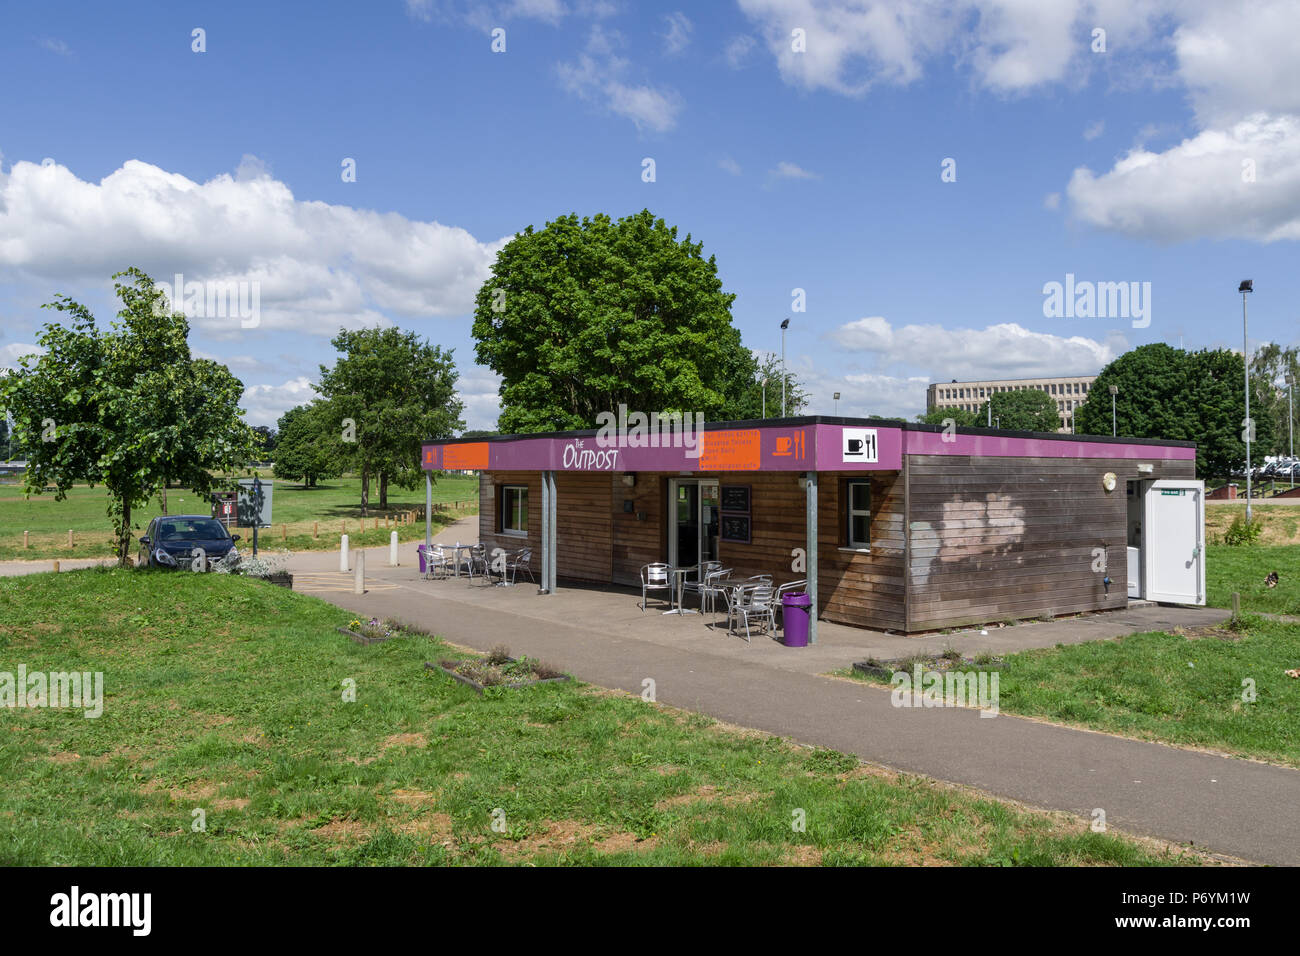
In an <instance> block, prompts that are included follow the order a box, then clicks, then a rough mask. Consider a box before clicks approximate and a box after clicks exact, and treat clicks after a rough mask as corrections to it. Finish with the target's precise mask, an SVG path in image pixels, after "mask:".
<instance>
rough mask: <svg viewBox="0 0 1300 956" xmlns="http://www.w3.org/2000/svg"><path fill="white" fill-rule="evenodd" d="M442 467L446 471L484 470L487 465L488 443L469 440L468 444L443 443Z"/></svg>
mask: <svg viewBox="0 0 1300 956" xmlns="http://www.w3.org/2000/svg"><path fill="white" fill-rule="evenodd" d="M442 467H443V468H445V469H446V470H448V471H453V470H456V469H461V468H464V469H468V470H477V471H485V470H486V469H487V467H488V443H487V442H485V441H483V442H471V443H470V444H468V445H443V446H442Z"/></svg>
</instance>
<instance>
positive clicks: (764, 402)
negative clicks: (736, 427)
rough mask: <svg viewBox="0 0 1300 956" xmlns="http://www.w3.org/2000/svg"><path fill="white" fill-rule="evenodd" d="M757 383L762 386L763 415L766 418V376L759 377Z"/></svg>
mask: <svg viewBox="0 0 1300 956" xmlns="http://www.w3.org/2000/svg"><path fill="white" fill-rule="evenodd" d="M759 384H760V385H761V386H762V387H763V417H764V418H767V376H763V378H761V379H759Z"/></svg>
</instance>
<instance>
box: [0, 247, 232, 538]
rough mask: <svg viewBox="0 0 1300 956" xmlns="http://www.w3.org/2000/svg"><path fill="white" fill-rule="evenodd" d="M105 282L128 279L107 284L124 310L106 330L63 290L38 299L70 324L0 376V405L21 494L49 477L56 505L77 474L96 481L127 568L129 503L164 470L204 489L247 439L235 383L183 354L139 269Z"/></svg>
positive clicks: (44, 336)
mask: <svg viewBox="0 0 1300 956" xmlns="http://www.w3.org/2000/svg"><path fill="white" fill-rule="evenodd" d="M113 278H114V279H126V280H128V281H126V282H116V283H115V284H114V289H115V290H116V292H117V296H118V298H119V299H120V300H121V302H122V309H121V311H119V312H118V314H117V318H118V321H117V322H115V323H113V325H112V327H111V328H110V330H109V331H107V332H101V331H100V330H99V329H98V328H97V327H96V325H95V318H94V316H93V315H91V313H90V311H89V310H88V309H87V308H86V307H85V306H83V305H81V304H79V303H77V302H74V301H73V300H72V299H70V298H68V297H67V296H63V295H58V296H55V300H54V301H53V302H51V303H49V304H48V305H47V306H45V308H52V309H56V310H58V311H59V312H63V313H65V314H66V315H67V316H69V317H70V319H71V322H70V325H67V326H65V325H56V324H52V323H51V324H47V325H46V326H45V327H44V329H43V330H42V332H41V333H40V336H39V339H38V340H39V342H40V344H41V346H42V347H43V348H45V350H46V352H45V354H44V355H41V356H39V357H33V356H28V357H27V358H24V359H22V360H21V362H20V364H21V366H22V367H21V368H19V369H16V370H14V371H12V372H10V373H9V374H7V375H5V376H4V378H3V379H0V406H4V407H7V408H8V409H9V410H10V412H11V413H12V415H13V417H14V430H15V432H16V437H17V439H18V441H19V442H21V444H22V446H23V447H24V448H26V449H27V451H28V467H27V472H26V474H25V475H24V491H25V492H26V493H27V494H29V495H30V494H40V493H41V492H43V491H44V490H45V487H46V486H47V485H54V486H55V489H56V491H55V499H56V500H60V501H61V500H63V499H64V498H65V497H67V493H68V489H69V488H71V487H72V486H73V484H74V483H75V482H79V481H84V482H87V483H88V484H90V485H91V486H92V487H93V486H94V485H96V484H101V483H102V484H103V485H104V486H105V488H106V489H107V490H108V515H109V518H110V520H111V521H112V522H113V529H114V534H115V536H116V540H117V552H118V560H119V562H120V563H121V564H125V563H126V561H127V555H128V554H129V552H130V550H131V529H132V521H131V515H132V511H133V509H135V508H137V507H139V506H142V505H144V504H146V503H148V501H149V500H150V499H151V498H152V497H153V496H154V495H155V494H156V493H157V492H158V490H159V489H160V488H161V487H162V486H163V483H164V481H166V480H167V479H169V478H170V479H174V480H179V481H181V482H183V483H184V484H185V485H187V486H188V487H190V488H192V489H194V491H195V492H196V493H198V494H199V495H206V494H207V493H208V492H209V491H210V490H211V488H212V486H213V479H212V472H213V471H229V470H234V469H237V468H242V467H243V466H244V465H245V464H246V463H247V462H248V461H249V459H250V458H251V457H252V455H253V448H254V441H253V432H252V429H250V428H249V427H248V426H247V425H246V424H244V422H243V421H242V418H241V412H240V410H239V399H240V397H241V395H242V394H243V385H242V384H241V383H240V381H239V380H238V379H237V378H235V377H234V376H233V375H231V374H230V371H229V370H228V369H227V368H226V367H225V366H223V365H219V364H217V363H216V362H211V361H207V360H202V359H199V360H196V359H194V358H192V357H191V355H190V349H189V344H188V341H187V339H188V336H189V323H188V322H187V321H186V319H185V316H184V315H182V314H180V313H174V312H169V311H168V309H167V301H166V296H165V295H164V293H163V292H162V291H161V290H159V289H158V288H156V287H155V286H154V283H153V280H152V279H150V278H149V276H147V275H145V274H144V273H143V272H141V271H140V270H138V269H135V268H131V269H127V270H126V271H125V272H119V273H117V274H116V275H114V276H113Z"/></svg>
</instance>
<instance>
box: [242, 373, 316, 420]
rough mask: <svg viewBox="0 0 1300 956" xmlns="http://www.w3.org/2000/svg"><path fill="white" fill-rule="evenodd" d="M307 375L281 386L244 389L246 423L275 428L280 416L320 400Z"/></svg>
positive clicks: (243, 405) (260, 386) (259, 386)
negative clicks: (298, 406) (297, 407)
mask: <svg viewBox="0 0 1300 956" xmlns="http://www.w3.org/2000/svg"><path fill="white" fill-rule="evenodd" d="M319 397H320V395H319V393H318V392H317V391H316V390H315V389H314V388H312V383H311V380H310V379H309V378H307V377H306V376H305V375H300V376H298V377H297V378H293V379H290V380H289V381H287V382H285V383H283V384H281V385H250V386H248V387H247V388H245V389H244V397H243V400H242V401H241V402H240V407H241V408H243V409H244V412H245V413H246V414H245V415H244V421H246V422H247V423H248V424H250V425H270V426H271V427H275V423H276V421H278V420H279V418H280V416H281V415H283V414H284V413H285V412H287V411H288V410H289V409H291V408H293V407H294V406H295V405H304V404H306V403H307V402H310V401H313V400H314V399H316V398H319Z"/></svg>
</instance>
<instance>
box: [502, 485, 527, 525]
mask: <svg viewBox="0 0 1300 956" xmlns="http://www.w3.org/2000/svg"><path fill="white" fill-rule="evenodd" d="M512 491H519V492H523V502H524V514H523V519H524V527H523V528H522V529H520V528H511V527H509V526H508V525H507V523H506V522H507V520H508V519H507V513H510V515H511V517H513V509H511V508H510V507H509V506H508V500H509V498H510V492H512ZM499 500H500V506H499V507H498V508H497V515H498V518H497V533H498V534H507V535H510V536H511V537H515V538H526V537H528V486H527V485H514V484H504V485H502V486H501V497H500V499H499Z"/></svg>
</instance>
